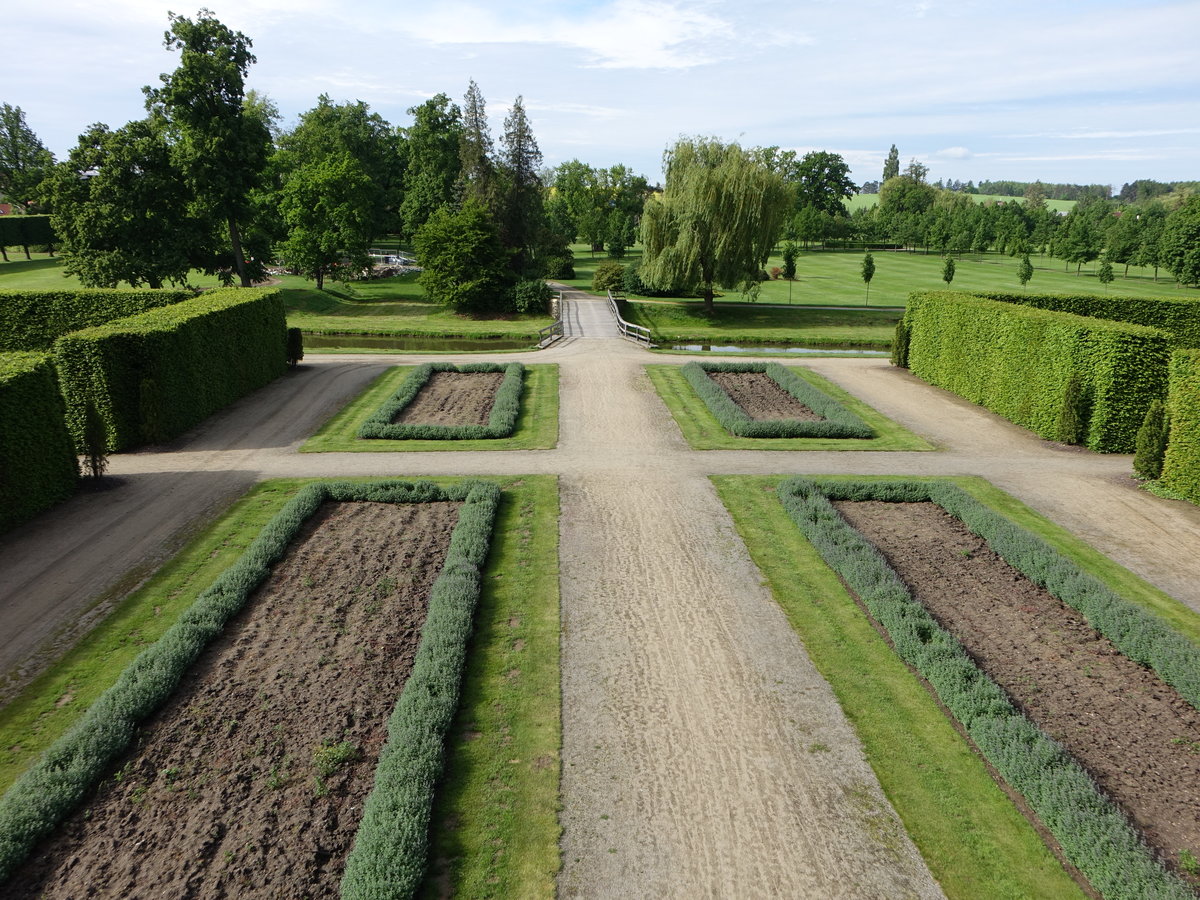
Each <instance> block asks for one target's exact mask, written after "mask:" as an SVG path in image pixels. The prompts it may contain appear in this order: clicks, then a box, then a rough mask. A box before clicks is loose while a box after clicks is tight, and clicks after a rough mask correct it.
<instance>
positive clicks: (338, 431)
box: [300, 363, 558, 453]
mask: <svg viewBox="0 0 1200 900" xmlns="http://www.w3.org/2000/svg"><path fill="white" fill-rule="evenodd" d="M414 368H419V367H413V366H396V367H393V368H391V369H388V370H387V371H386V372H384V373H383V374H382V375H380V376H379V378H377V379H376V380H375V381H373V382H372V383H371V384H370V385H369V386H368V387H367V388H366V390H364V391H363V392H362V393H361V394H359V395H358V396H357V397H356V398H354V400H352V401H351V402H350V403H348V404H347V405H346V406H345V407H343V409H342V410H341V411H340V412H338V413H337V414H335V415H334V416H333V417H332V418H330V419H329V421H328V422H326V423H325V424H324V425H323V426H321V429H320V430H319V431H318V432H317V433H316V434H315V435H313V436H312V437H311V438H309V439H308V441H306V442H305V443H304V445H303V446H302V447H301V448H300V452H302V453H346V452H351V453H369V452H379V451H384V452H395V451H404V452H414V451H446V450H549V449H552V448H553V447H555V446H556V445H557V444H558V366H556V365H550V364H546V363H542V364H539V365H532V366H525V378H524V390H523V392H522V396H521V400H520V409H519V411H518V413H517V417H516V422H515V424H514V427H513V431H512V435H511V437H506V438H480V439H473V440H453V441H447V440H444V439H443V440H437V439H435V440H412V439H409V440H405V441H402V442H401V441H395V440H390V439H385V438H360V437H359V436H358V430H359V428H360V427H361V426H362V424H363V422H365V421H366V420H367V418H368V417H370V416H371V415H372V414H373V413H374V412H375V411H377V410H378V409H379V407H381V406H382V405H383V404H384V403H385V402H387V400H388V398H389V397H391V396H392V395H393V394H395V393H396V391H397V389H398V388H399V387H400V385H401V384H402V383H403V382H404V381H405V379H407V378H408V377H409V375H410V373H411V372H412V371H413V370H414ZM460 368H465V367H460Z"/></svg>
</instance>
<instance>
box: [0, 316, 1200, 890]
mask: <svg viewBox="0 0 1200 900" xmlns="http://www.w3.org/2000/svg"><path fill="white" fill-rule="evenodd" d="M572 296H573V302H571V303H570V304H569V309H568V313H567V316H566V322H567V327H568V337H567V338H566V339H564V340H563V341H560V342H559V343H558V344H556V345H555V346H553V347H551V348H550V349H548V350H544V351H540V352H536V353H532V352H531V353H528V354H504V355H502V356H496V357H494V358H495V359H496V360H499V361H512V360H514V359H520V360H522V361H525V362H531V363H557V364H558V365H559V366H560V376H561V401H562V406H561V416H560V429H561V433H560V442H559V446H558V447H557V448H556V449H554V450H540V451H512V452H495V451H492V452H487V453H458V452H444V453H412V454H406V453H353V454H352V453H344V454H298V453H296V452H295V451H296V449H297V448H298V447H299V445H300V444H301V443H302V442H303V440H304V439H306V438H307V437H308V436H309V435H310V434H312V433H313V432H314V431H315V430H316V429H317V428H318V427H319V426H320V424H321V423H322V422H323V421H324V420H325V419H327V418H328V417H329V416H330V415H331V414H332V413H333V412H334V411H336V410H337V409H338V408H340V407H341V406H342V405H344V404H345V403H346V402H347V401H348V400H349V399H351V398H352V397H353V396H355V395H356V394H357V393H359V392H360V391H361V390H362V389H363V388H364V387H365V386H366V385H367V384H368V383H369V382H370V381H371V379H373V378H374V377H375V376H376V375H378V374H379V373H380V372H382V371H383V369H384V368H386V367H387V366H389V365H394V364H397V363H412V362H414V361H417V360H419V359H420V357H418V356H414V355H410V354H404V355H399V354H398V355H395V356H377V355H370V356H367V355H362V356H351V355H347V356H314V357H310V358H309V359H308V360H306V361H305V363H304V365H303V366H302V367H301V368H300V369H299V370H297V371H296V372H294V373H292V374H290V375H288V376H286V377H284V378H282V379H280V380H279V381H277V382H276V383H274V384H272V385H270V386H268V387H267V388H264V389H263V390H261V391H258V392H257V393H255V394H254V395H253V396H251V397H247V398H245V399H244V400H242V401H240V402H239V403H237V404H235V405H234V406H233V407H232V408H230V409H228V410H226V411H224V412H223V413H221V414H219V415H217V416H215V417H213V418H212V419H211V420H209V421H208V422H206V423H205V424H204V425H203V426H201V427H200V428H198V429H196V430H194V431H193V432H191V433H189V434H188V435H186V436H185V437H184V438H181V439H180V440H178V441H176V442H175V443H173V444H172V445H169V446H167V447H160V448H152V449H150V450H146V451H143V452H140V453H133V454H123V455H118V456H115V457H113V458H112V459H111V464H110V472H111V473H112V476H113V478H112V479H111V486H110V487H109V488H108V489H106V490H103V491H99V492H95V493H81V494H80V495H79V496H77V497H76V498H75V499H73V500H71V501H70V502H68V503H66V504H63V505H62V506H60V507H58V508H56V509H54V510H51V511H49V512H48V513H46V514H44V515H42V516H40V517H39V518H38V519H36V520H35V521H34V522H33V523H31V524H30V525H29V526H27V527H26V528H25V529H23V530H22V531H21V532H20V533H19V534H15V535H9V536H6V537H4V538H3V539H0V633H3V634H4V635H5V641H4V645H3V647H0V672H4V673H7V674H8V687H9V689H10V690H11V688H12V687H13V686H15V685H18V684H20V683H22V682H24V681H26V680H27V679H28V677H29V676H30V675H31V673H33V672H34V671H36V669H37V668H38V667H39V666H40V665H43V664H44V662H45V660H47V659H49V658H52V657H53V656H54V655H55V654H57V653H58V652H61V649H62V647H64V646H66V645H67V644H68V643H69V642H70V641H71V640H72V639H73V638H74V637H75V636H77V635H78V634H79V633H80V632H81V630H82V629H83V628H84V627H86V626H87V624H89V623H90V622H92V621H94V620H95V618H96V617H97V616H99V615H102V614H103V612H104V610H105V609H106V607H107V604H108V602H109V600H110V599H111V598H112V597H114V596H119V595H120V594H121V593H123V591H125V590H127V589H128V587H129V586H131V585H132V584H134V583H136V582H137V581H138V580H139V579H140V578H141V577H143V576H144V574H146V573H148V572H149V571H151V570H152V569H153V568H154V567H155V566H156V565H157V564H158V563H159V562H161V561H162V560H163V559H165V558H167V557H168V556H169V555H170V554H171V553H173V552H175V550H177V549H178V548H179V546H181V545H182V543H183V542H184V541H185V540H186V539H187V538H188V537H189V536H190V535H192V534H193V533H195V531H196V530H197V529H198V528H200V527H202V526H203V525H204V524H206V523H207V522H208V521H210V520H211V518H212V517H213V516H214V515H215V514H216V513H217V512H219V511H220V509H222V508H223V507H224V506H225V505H227V503H228V501H229V500H230V499H232V498H233V497H235V496H237V495H238V494H240V493H241V492H243V491H244V490H245V489H246V488H247V487H248V486H249V485H251V484H253V483H255V482H256V481H258V480H261V479H264V478H271V477H278V476H349V475H379V476H389V475H402V476H420V475H437V474H478V475H498V474H541V473H547V474H554V475H557V476H559V478H560V486H561V494H562V511H563V514H562V518H561V523H560V532H561V551H560V552H561V572H562V575H561V585H562V603H563V612H562V617H563V692H564V693H563V704H564V710H563V725H564V734H563V792H564V794H563V807H564V808H563V813H562V822H563V826H564V836H563V870H562V874H561V876H560V882H559V892H560V894H562V895H564V896H587V897H604V896H614V897H615V896H629V895H631V894H633V895H639V896H650V895H661V896H730V895H738V896H788V897H864V896H876V897H889V898H890V897H903V896H919V897H934V896H939V895H940V891H939V890H938V888H937V885H936V884H935V883H934V882H933V881H932V879H931V878H930V876H929V874H928V872H927V871H926V870H925V868H924V865H923V863H922V862H921V861H920V859H919V857H917V856H916V854H915V851H914V850H913V849H912V847H911V845H910V844H909V843H908V841H907V839H906V838H905V837H904V836H903V834H902V833H900V830H899V825H898V824H897V823H896V820H895V816H894V813H893V812H892V811H891V809H890V807H888V805H887V804H886V802H885V801H884V799H883V797H882V794H881V792H880V790H879V788H878V785H877V783H876V782H875V779H874V776H873V774H872V773H871V771H870V769H869V767H867V765H866V764H865V762H864V761H863V758H862V751H861V749H860V746H859V744H858V742H857V740H856V739H855V737H854V735H853V734H852V732H851V731H850V729H849V727H848V725H847V724H846V722H845V719H844V717H843V716H842V714H841V711H840V710H839V708H838V707H837V704H836V703H835V701H834V699H833V696H832V694H831V692H830V691H829V688H828V686H827V685H826V684H825V683H824V681H823V680H821V679H820V677H819V676H818V675H817V674H816V672H815V671H814V670H813V668H812V665H811V663H810V662H809V661H808V659H807V657H806V655H805V654H804V651H803V648H802V646H801V645H800V644H799V642H798V641H797V640H796V638H795V637H794V635H793V633H792V632H791V630H790V628H788V626H787V624H786V622H785V620H784V617H783V615H782V613H781V612H780V611H779V609H778V607H777V606H776V605H775V604H774V603H773V601H772V600H771V598H770V595H769V593H768V592H767V590H766V588H765V587H763V586H762V585H761V576H760V575H759V573H758V572H757V570H756V569H755V567H754V566H753V564H752V563H751V562H750V560H749V557H748V555H747V553H746V551H745V548H744V547H743V546H742V545H741V543H740V541H739V540H738V538H737V536H736V534H735V533H734V529H733V524H732V521H731V519H730V518H729V516H728V514H727V513H726V512H725V510H724V508H723V507H722V506H721V504H720V503H719V502H718V500H717V498H716V495H715V493H714V491H713V489H712V486H711V483H710V482H709V480H708V477H707V476H708V475H710V474H729V473H734V474H740V473H745V474H776V473H785V474H786V473H812V474H822V473H837V472H847V473H860V474H892V473H897V474H931V475H940V474H971V475H982V476H983V477H985V478H988V479H989V480H991V481H992V482H993V483H995V484H997V485H998V486H999V487H1001V488H1003V489H1005V490H1007V491H1009V492H1010V493H1012V494H1014V495H1016V496H1017V497H1018V498H1020V499H1021V500H1023V501H1024V502H1026V503H1027V504H1029V505H1030V506H1032V507H1034V508H1035V509H1038V510H1039V511H1041V512H1042V513H1044V514H1046V515H1047V516H1049V517H1050V518H1051V519H1054V520H1055V521H1057V522H1059V523H1060V524H1062V525H1064V526H1066V527H1067V528H1068V529H1070V530H1071V531H1073V532H1074V533H1075V534H1077V535H1079V536H1080V537H1082V538H1083V539H1084V540H1086V541H1088V542H1089V543H1091V544H1092V545H1094V546H1096V547H1097V548H1098V549H1100V550H1101V551H1103V552H1105V553H1107V554H1108V555H1110V556H1111V557H1113V558H1114V559H1115V560H1116V561H1118V562H1120V563H1121V564H1123V565H1125V566H1127V567H1128V568H1130V569H1132V570H1133V571H1135V572H1137V573H1138V574H1140V575H1141V576H1142V577H1144V578H1146V579H1147V580H1149V581H1151V582H1153V583H1155V584H1157V585H1158V586H1160V587H1162V588H1163V589H1164V590H1166V591H1167V592H1168V593H1171V594H1172V595H1174V596H1175V597H1177V598H1179V599H1180V600H1181V601H1183V602H1185V603H1187V604H1188V605H1190V606H1191V607H1192V608H1194V609H1197V610H1198V611H1200V580H1198V579H1196V578H1195V566H1194V560H1195V559H1196V557H1197V554H1198V552H1200V510H1198V509H1197V508H1195V507H1192V506H1190V505H1188V504H1182V503H1175V502H1170V501H1164V500H1160V499H1158V498H1155V497H1152V496H1150V495H1147V494H1145V493H1143V492H1139V491H1138V490H1137V489H1136V487H1135V485H1134V483H1133V481H1132V480H1131V479H1130V478H1129V477H1128V472H1129V468H1130V462H1129V457H1127V456H1116V457H1113V456H1099V455H1097V454H1092V453H1088V452H1086V451H1078V450H1074V449H1069V448H1062V447H1059V446H1057V445H1053V444H1049V443H1047V442H1045V441H1042V440H1040V439H1038V438H1036V437H1034V436H1033V435H1031V434H1030V433H1029V432H1026V431H1024V430H1022V429H1019V428H1017V427H1015V426H1013V425H1011V424H1009V423H1007V422H1005V421H1003V420H1001V419H999V418H998V417H996V416H993V415H991V414H990V413H987V412H986V411H984V410H981V409H979V408H978V407H975V406H973V405H971V404H968V403H966V402H965V401H962V400H960V399H958V398H956V397H954V396H952V395H950V394H947V393H945V392H943V391H940V390H938V389H936V388H932V387H930V386H929V385H926V384H924V383H923V382H920V381H919V380H917V379H915V378H913V377H911V376H910V375H908V374H907V373H906V372H902V371H899V370H896V369H893V368H891V367H890V366H889V365H888V364H887V362H886V361H881V360H878V359H806V360H804V361H802V362H801V363H800V364H802V365H804V366H807V367H809V368H811V369H813V370H815V371H817V372H819V373H820V374H822V375H824V376H825V377H827V378H829V379H830V380H832V381H834V382H835V383H837V384H839V385H841V386H842V387H844V388H845V389H846V390H848V391H850V392H851V393H853V394H855V395H856V396H858V397H860V398H862V399H863V400H865V401H866V402H868V403H870V404H871V405H873V406H874V407H875V408H877V409H879V410H880V411H881V412H883V413H884V414H885V415H888V416H890V417H892V418H893V419H895V420H897V421H899V422H901V423H902V424H904V425H906V426H907V427H909V428H911V429H912V430H914V431H916V432H918V433H920V434H922V435H923V436H925V437H926V438H927V439H929V440H931V441H933V442H934V443H936V444H937V445H938V446H939V448H940V449H941V451H942V452H938V453H879V452H840V453H838V452H818V453H804V452H780V451H771V452H761V451H706V452H695V451H691V450H690V449H689V448H688V447H687V446H686V444H685V443H684V442H683V440H682V438H681V437H680V435H679V432H678V429H677V428H676V427H675V425H674V423H673V422H672V421H671V419H670V416H669V414H668V413H667V412H666V409H665V407H664V406H663V404H662V402H661V401H660V400H659V398H658V397H657V395H656V394H655V393H654V391H653V389H652V387H651V385H650V383H649V380H648V378H647V377H646V375H645V372H644V370H643V366H645V365H646V364H647V363H651V362H666V363H679V364H682V363H683V362H686V361H687V357H670V356H664V357H657V358H656V357H652V356H649V355H648V354H646V352H645V351H644V350H642V349H640V348H638V347H637V346H635V345H633V344H631V343H629V342H625V341H622V340H620V339H619V338H617V337H616V336H615V328H614V327H613V324H612V321H611V318H610V317H609V314H608V312H607V310H606V309H605V307H604V304H603V303H600V302H597V301H594V300H591V299H587V295H572ZM438 358H439V359H446V360H450V361H455V362H459V361H462V362H466V361H478V360H479V359H481V358H483V359H487V358H488V357H486V356H485V357H480V356H478V355H471V356H463V357H453V356H439V357H438ZM89 610H90V611H91V612H89ZM3 691H4V685H3V684H2V683H0V698H2V697H3ZM813 747H828V748H830V750H829V751H828V752H824V751H822V752H812V751H811V748H813Z"/></svg>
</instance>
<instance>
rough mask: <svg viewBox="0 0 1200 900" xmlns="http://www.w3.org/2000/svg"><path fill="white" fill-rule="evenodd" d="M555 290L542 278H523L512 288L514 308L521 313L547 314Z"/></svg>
mask: <svg viewBox="0 0 1200 900" xmlns="http://www.w3.org/2000/svg"><path fill="white" fill-rule="evenodd" d="M555 293H556V292H555V290H554V289H553V288H552V287H550V285H548V284H546V282H544V281H543V280H542V279H540V278H522V279H521V280H520V281H518V282H517V283H516V284H515V285H513V288H512V308H513V309H515V310H516V311H517V312H519V313H541V314H542V315H545V314H546V311H547V310H548V309H549V308H550V300H551V299H552V298H553V297H554V295H555Z"/></svg>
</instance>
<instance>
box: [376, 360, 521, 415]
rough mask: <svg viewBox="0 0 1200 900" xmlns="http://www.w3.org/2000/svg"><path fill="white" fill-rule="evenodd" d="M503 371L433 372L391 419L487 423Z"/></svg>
mask: <svg viewBox="0 0 1200 900" xmlns="http://www.w3.org/2000/svg"><path fill="white" fill-rule="evenodd" d="M503 380H504V373H503V372H434V373H432V374H431V375H430V376H429V380H428V381H427V382H425V386H424V387H422V388H421V390H420V391H419V392H418V393H417V396H416V397H414V398H413V401H412V402H411V403H409V404H408V405H407V406H406V407H404V409H402V410H401V411H400V412H399V414H397V415H396V416H395V417H394V418H393V419H392V421H393V422H394V423H399V424H406V425H486V424H488V417H489V416H490V415H491V412H492V406H493V404H494V403H495V402H496V391H497V390H499V388H500V382H501V381H503Z"/></svg>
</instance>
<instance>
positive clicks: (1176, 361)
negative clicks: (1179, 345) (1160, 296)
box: [1162, 350, 1200, 503]
mask: <svg viewBox="0 0 1200 900" xmlns="http://www.w3.org/2000/svg"><path fill="white" fill-rule="evenodd" d="M1167 418H1168V419H1169V421H1170V423H1171V432H1170V437H1169V440H1168V442H1167V452H1166V455H1165V456H1164V458H1163V470H1162V481H1163V484H1164V485H1166V486H1167V487H1169V488H1170V489H1171V490H1173V491H1176V492H1178V493H1179V494H1180V495H1182V496H1183V497H1186V498H1187V499H1189V500H1191V501H1192V502H1193V503H1200V351H1195V350H1189V351H1180V352H1176V353H1174V354H1172V356H1171V365H1170V393H1169V394H1168V397H1167Z"/></svg>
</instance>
